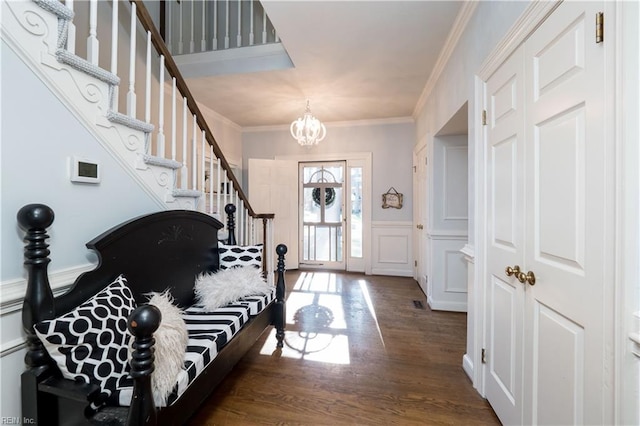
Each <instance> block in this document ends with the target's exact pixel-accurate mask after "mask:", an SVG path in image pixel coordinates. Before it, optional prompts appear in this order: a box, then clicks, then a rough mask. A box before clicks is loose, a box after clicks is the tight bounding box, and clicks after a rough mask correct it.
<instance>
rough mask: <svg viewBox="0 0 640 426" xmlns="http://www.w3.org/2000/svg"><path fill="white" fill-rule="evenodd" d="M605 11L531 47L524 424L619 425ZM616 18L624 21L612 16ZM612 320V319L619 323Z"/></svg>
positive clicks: (565, 8) (573, 21)
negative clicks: (610, 411) (530, 277)
mask: <svg viewBox="0 0 640 426" xmlns="http://www.w3.org/2000/svg"><path fill="white" fill-rule="evenodd" d="M600 11H603V3H602V2H599V3H596V2H589V3H579V4H575V3H572V2H565V3H562V4H561V5H560V6H559V7H558V9H556V11H555V12H554V13H553V14H552V15H551V16H550V17H549V18H548V19H547V20H546V21H545V22H544V23H543V24H542V25H541V26H540V28H539V29H538V30H537V31H536V32H535V33H534V34H533V35H532V36H531V38H530V39H529V40H528V41H527V43H526V51H525V56H526V67H527V72H528V73H530V75H531V78H529V79H528V83H529V85H528V88H527V96H526V100H527V102H526V110H527V120H526V128H527V135H526V137H527V143H526V151H525V157H526V166H525V172H526V187H525V194H526V199H525V205H526V206H527V212H526V214H525V216H526V225H525V235H526V239H525V242H526V247H525V254H526V256H525V261H524V264H525V265H526V268H527V271H532V273H533V274H534V275H535V277H536V281H535V285H532V284H533V283H529V284H528V285H527V288H526V294H527V297H526V311H525V312H526V314H525V315H526V318H527V326H526V327H525V338H524V342H525V345H524V348H525V351H524V354H525V356H524V363H525V366H526V367H527V368H526V369H525V401H526V402H527V403H526V405H525V407H524V408H525V422H526V423H530V424H611V422H612V418H607V416H606V414H605V412H606V408H605V407H606V405H607V400H608V398H609V397H610V395H612V390H611V386H610V382H609V375H608V374H607V373H606V372H607V370H610V368H607V359H606V358H607V355H606V354H607V353H608V350H609V349H607V348H611V346H612V345H613V339H612V334H613V333H611V331H612V329H611V328H609V327H610V324H609V323H608V320H607V316H606V314H607V313H609V314H610V313H611V312H610V310H609V309H607V308H606V307H607V306H608V304H609V303H610V301H611V300H612V299H610V297H611V295H612V292H607V291H606V289H607V288H612V286H613V275H612V273H611V271H612V270H613V268H612V267H613V260H612V259H613V249H612V244H611V241H612V239H611V238H610V236H611V235H612V233H611V231H612V229H613V228H612V223H613V221H612V218H613V214H612V212H613V205H614V203H613V193H614V191H613V188H614V185H613V176H614V175H613V172H612V164H613V162H612V161H611V160H612V159H613V151H612V149H611V147H612V146H613V138H612V137H611V136H610V135H607V134H606V133H605V117H606V116H607V111H611V110H612V108H608V107H607V102H606V99H605V93H606V92H605V65H606V63H607V60H606V57H605V52H606V51H607V49H608V45H607V44H606V43H607V42H606V41H605V43H600V44H598V43H596V41H595V31H594V21H595V16H596V13H597V12H600ZM609 16H613V14H611V15H609ZM608 311H609V312H608Z"/></svg>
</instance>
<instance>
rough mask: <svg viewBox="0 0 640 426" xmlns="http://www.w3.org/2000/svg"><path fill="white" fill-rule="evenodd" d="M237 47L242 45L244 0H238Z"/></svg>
mask: <svg viewBox="0 0 640 426" xmlns="http://www.w3.org/2000/svg"><path fill="white" fill-rule="evenodd" d="M236 47H242V0H238V36H237V37H236Z"/></svg>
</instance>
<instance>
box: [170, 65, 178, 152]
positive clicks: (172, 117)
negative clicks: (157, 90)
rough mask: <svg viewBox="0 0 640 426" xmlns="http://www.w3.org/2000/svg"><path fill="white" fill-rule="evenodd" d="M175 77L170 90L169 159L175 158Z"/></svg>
mask: <svg viewBox="0 0 640 426" xmlns="http://www.w3.org/2000/svg"><path fill="white" fill-rule="evenodd" d="M176 150H177V146H176V78H175V77H173V88H172V90H171V159H172V160H174V161H175V159H176Z"/></svg>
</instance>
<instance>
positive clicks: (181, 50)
mask: <svg viewBox="0 0 640 426" xmlns="http://www.w3.org/2000/svg"><path fill="white" fill-rule="evenodd" d="M183 4H184V2H180V3H178V55H182V53H183V52H184V43H183V42H182V5H183Z"/></svg>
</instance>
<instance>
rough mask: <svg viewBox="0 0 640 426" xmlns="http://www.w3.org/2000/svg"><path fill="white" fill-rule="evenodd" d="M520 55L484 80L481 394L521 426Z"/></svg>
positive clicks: (499, 412) (505, 418)
mask: <svg viewBox="0 0 640 426" xmlns="http://www.w3.org/2000/svg"><path fill="white" fill-rule="evenodd" d="M523 93H524V56H523V49H522V48H519V49H518V50H517V51H516V52H515V53H514V54H513V55H512V56H511V57H510V58H509V59H508V60H507V61H506V62H505V63H504V64H503V65H502V66H501V67H500V68H499V69H498V70H497V71H496V72H495V73H494V74H493V75H492V76H491V78H490V79H489V80H488V81H487V84H486V100H487V102H486V103H487V139H486V156H487V160H486V161H487V166H486V170H487V190H486V193H487V215H486V217H487V222H488V223H487V277H486V295H487V296H486V297H487V304H486V313H487V315H486V318H485V327H486V336H487V337H486V338H487V346H486V348H485V350H486V354H485V355H486V356H485V359H486V363H487V370H486V382H485V394H486V397H487V399H488V400H489V402H490V403H491V405H492V407H493V408H494V411H495V412H496V414H497V415H498V417H499V418H500V420H501V421H502V423H503V424H511V425H513V424H522V374H523V371H522V358H523V357H522V355H523V353H522V350H523V348H522V343H523V342H522V338H523V310H524V286H523V285H522V284H521V283H520V282H518V280H517V279H516V277H515V274H514V273H512V274H511V275H510V276H508V275H507V274H506V273H505V270H506V268H507V267H509V268H511V269H512V270H515V271H518V270H519V269H520V268H522V267H523V260H524V242H523V237H524V236H523V233H522V230H523V228H524V219H523V214H524V193H523V190H524V180H523V177H524V170H523V168H522V165H523V159H524V157H523V153H524V113H523V108H524V103H523V101H522V99H523Z"/></svg>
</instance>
